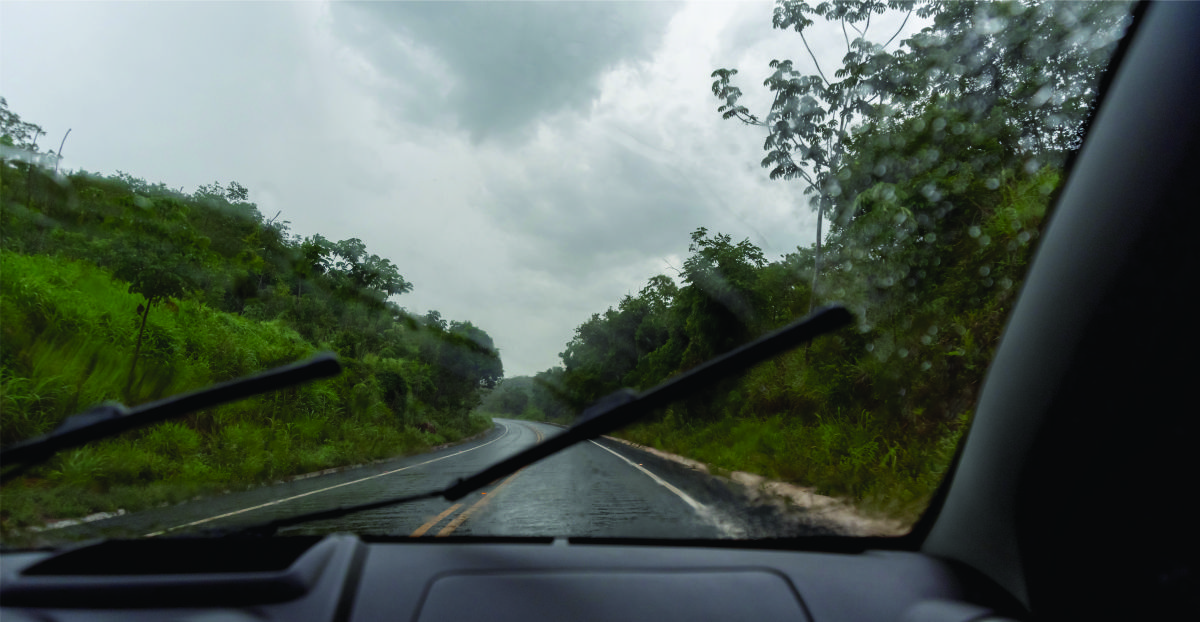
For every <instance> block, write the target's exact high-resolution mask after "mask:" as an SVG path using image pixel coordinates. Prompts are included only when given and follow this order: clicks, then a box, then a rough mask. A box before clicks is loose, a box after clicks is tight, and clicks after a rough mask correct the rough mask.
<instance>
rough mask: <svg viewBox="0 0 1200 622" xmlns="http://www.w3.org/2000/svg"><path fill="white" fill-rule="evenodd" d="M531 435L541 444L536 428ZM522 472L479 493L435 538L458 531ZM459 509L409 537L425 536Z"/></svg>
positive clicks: (454, 507)
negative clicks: (477, 498)
mask: <svg viewBox="0 0 1200 622" xmlns="http://www.w3.org/2000/svg"><path fill="white" fill-rule="evenodd" d="M533 433H534V434H536V435H537V440H535V441H534V442H535V443H540V442H542V438H543V437H542V433H541V432H539V431H538V430H537V429H536V428H534V429H533ZM524 470H525V469H524V468H523V469H521V470H519V471H517V472H516V473H513V474H512V475H509V476H508V478H507V479H505V480H504V481H503V482H500V485H499V486H496V487H495V488H493V489H492V490H491V491H490V492H487V491H485V492H481V493H479V494H480V496H481V497H482V498H481V499H480V500H478V501H476V502H475V503H474V504H472V505H471V506H470V507H468V508H467V509H466V510H463V512H462V513H460V514H459V515H457V516H455V517H454V518H452V519H450V522H448V523H446V525H445V526H444V527H442V528H441V529H440V530H438V532H437V533H436V534H434V535H435V536H437V537H443V536H448V535H450V534H452V533H454V530H455V529H458V528H459V527H461V526H462V524H463V523H465V522H467V519H468V518H471V515H472V514H474V513H475V512H478V511H479V510H480V509H481V508H483V506H485V505H487V502H488V500H490V499H491V498H492V497H494V496H496V493H498V492H500V490H501V489H503V488H504V487H505V486H507V485H508V484H509V483H510V482H512V481H513V480H514V479H516V478H517V476H518V475H520V474H521V471H524ZM461 507H463V504H462V503H455V504H454V505H452V506H450V507H448V508H446V509H445V510H444V511H442V513H441V514H438V515H437V516H435V517H433V518H432V519H430V520H429V522H427V523H425V524H424V525H421V526H420V527H417V529H416V531H413V532H412V533H411V534H409V535H410V536H411V537H413V538H418V537H420V536H423V535H425V534H426V532H428V531H429V530H430V529H433V528H434V527H435V526H437V525H438V524H439V523H441V522H442V521H443V520H445V518H446V517H447V516H450V515H452V514H454V513H455V512H456V511H458V510H459V508H461Z"/></svg>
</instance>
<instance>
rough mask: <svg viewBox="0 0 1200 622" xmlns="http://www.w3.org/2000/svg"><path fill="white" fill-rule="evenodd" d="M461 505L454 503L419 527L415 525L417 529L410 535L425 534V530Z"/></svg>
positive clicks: (414, 536)
mask: <svg viewBox="0 0 1200 622" xmlns="http://www.w3.org/2000/svg"><path fill="white" fill-rule="evenodd" d="M461 507H462V504H461V503H455V504H454V505H452V506H450V507H449V508H447V509H446V511H444V512H442V513H441V514H438V515H437V516H436V517H434V519H433V520H431V521H429V522H428V523H425V524H424V525H421V526H420V527H417V530H416V531H414V532H412V534H410V535H411V537H413V538H416V537H418V536H423V535H425V532H426V531H429V530H430V529H431V528H432V527H433V526H434V525H436V524H438V523H440V522H442V519H443V518H446V517H447V516H449V515H451V514H453V513H454V510H457V509H458V508H461Z"/></svg>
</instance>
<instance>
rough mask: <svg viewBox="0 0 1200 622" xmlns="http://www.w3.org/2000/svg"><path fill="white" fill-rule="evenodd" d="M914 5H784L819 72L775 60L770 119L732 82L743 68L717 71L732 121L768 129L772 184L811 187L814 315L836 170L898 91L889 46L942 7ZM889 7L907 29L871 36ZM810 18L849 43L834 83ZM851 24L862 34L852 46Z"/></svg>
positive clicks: (724, 109) (782, 19) (780, 25)
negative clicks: (879, 38) (869, 118)
mask: <svg viewBox="0 0 1200 622" xmlns="http://www.w3.org/2000/svg"><path fill="white" fill-rule="evenodd" d="M914 7H915V3H914V2H912V1H898V0H890V1H888V2H882V1H880V0H862V1H854V0H837V1H834V2H821V3H819V4H817V5H815V6H812V5H809V4H808V3H807V2H803V1H796V0H779V3H778V5H777V6H776V8H775V15H774V19H773V22H772V25H773V26H774V27H775V28H777V29H780V30H784V29H789V28H791V29H794V30H795V31H796V32H797V33H798V34H799V35H800V40H801V42H802V43H803V44H804V48H805V50H807V51H808V55H809V57H810V58H811V59H812V63H813V65H814V67H815V69H816V73H815V74H808V75H805V74H804V73H802V72H801V71H799V70H797V69H796V66H795V63H794V62H793V61H791V60H772V61H771V63H770V66H771V68H772V69H774V72H773V73H772V74H771V76H770V77H768V78H767V79H766V81H765V82H764V83H763V84H764V86H766V87H767V88H768V89H769V90H770V91H771V92H772V93H773V94H774V97H773V101H772V103H771V108H770V110H769V111H768V112H767V113H766V114H765V115H756V114H752V113H751V112H750V110H749V109H748V108H746V107H745V106H743V105H741V104H740V103H739V101H740V99H741V96H742V90H741V89H740V88H738V87H737V86H734V85H733V83H732V78H733V76H735V75H737V70H736V69H717V70H716V71H714V72H713V73H712V76H711V77H713V78H716V80H715V81H714V82H713V84H712V92H713V95H714V96H716V97H717V98H718V99H720V100H722V101H724V104H722V105H721V106H720V107H719V108H717V111H718V112H720V113H722V118H724V119H737V120H739V121H741V122H743V123H745V124H746V125H754V126H758V127H763V128H766V129H767V139H766V142H764V143H763V150H764V151H766V152H767V155H766V157H764V158H763V160H762V166H763V168H769V169H771V172H770V176H771V179H800V180H803V181H804V182H805V184H806V186H805V189H804V193H805V194H806V195H809V197H810V198H809V204H810V205H811V206H812V207H813V208H814V209H815V210H816V212H817V239H816V261H815V263H814V266H813V274H812V287H811V290H812V292H813V295H812V296H811V297H810V299H809V300H810V301H809V311H810V312H811V311H812V305H813V302H815V299H816V298H817V297H818V296H817V292H818V291H819V290H818V289H817V285H818V275H819V274H820V271H821V244H822V240H823V233H824V232H823V224H824V216H825V214H826V212H827V211H829V209H830V208H831V207H832V206H833V203H834V200H835V199H836V198H837V197H838V196H839V195H841V193H842V191H841V187H840V185H839V181H838V179H837V176H836V174H835V173H836V172H837V171H838V170H839V168H840V167H841V163H842V158H843V156H844V155H845V153H846V144H845V143H846V140H847V139H848V138H849V136H850V130H851V129H852V128H853V127H854V125H855V123H856V121H857V120H858V119H859V118H860V117H861V116H863V115H871V114H874V112H875V110H876V108H877V107H878V106H880V105H881V104H883V103H884V102H885V101H886V100H887V99H888V97H889V94H890V92H889V91H888V90H885V89H883V88H881V87H882V86H884V80H883V78H882V74H885V73H886V70H887V68H888V67H889V66H890V61H891V55H890V54H888V53H887V52H886V48H887V46H889V45H891V43H892V42H893V41H895V39H896V37H897V36H898V35H899V34H900V32H901V31H902V30H903V29H904V26H905V24H907V23H908V18H909V16H911V15H912V14H913V13H914V12H915V13H917V14H918V15H920V16H923V17H927V16H929V15H930V14H931V13H932V12H933V11H934V8H933V7H934V5H928V6H926V7H923V8H921V9H919V10H917V9H915V8H914ZM888 9H895V10H901V11H905V12H906V13H905V18H904V21H903V22H902V23H901V24H900V27H899V28H898V29H897V30H896V31H895V32H894V33H893V34H892V35H891V36H890V37H889V38H888V39H887V41H885V42H884V43H882V44H879V43H872V42H871V41H870V40H868V39H867V36H868V34H869V32H870V28H871V18H872V17H873V16H875V15H878V14H881V13H884V12H885V11H886V10H888ZM810 16H815V17H820V18H823V19H824V20H825V21H826V22H828V23H830V24H833V25H838V26H840V27H841V30H842V34H843V40H844V41H845V46H846V55H845V57H844V58H843V66H842V68H841V69H838V70H837V71H836V72H834V73H833V74H831V75H833V76H834V79H832V80H831V79H830V78H829V77H828V75H827V73H826V72H825V70H824V69H823V68H822V67H821V65H820V63H819V62H818V60H817V57H816V54H814V53H813V49H812V47H811V46H810V45H809V43H808V38H807V37H806V35H805V31H806V30H807V29H808V28H810V27H812V26H813V25H814V23H815V22H814V21H813V20H812V19H810ZM847 27H849V28H850V29H851V30H853V31H854V32H855V33H856V34H857V35H858V36H857V37H856V38H855V39H854V40H853V41H851V40H850V36H849V34H848V32H849V31H847Z"/></svg>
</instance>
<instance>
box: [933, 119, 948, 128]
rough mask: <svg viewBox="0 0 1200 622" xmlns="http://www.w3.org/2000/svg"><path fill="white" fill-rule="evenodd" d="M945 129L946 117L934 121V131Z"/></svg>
mask: <svg viewBox="0 0 1200 622" xmlns="http://www.w3.org/2000/svg"><path fill="white" fill-rule="evenodd" d="M945 127H946V119H945V118H944V117H938V118H936V119H934V120H933V129H935V130H940V129H943V128H945Z"/></svg>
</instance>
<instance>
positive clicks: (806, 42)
mask: <svg viewBox="0 0 1200 622" xmlns="http://www.w3.org/2000/svg"><path fill="white" fill-rule="evenodd" d="M800 40H801V41H803V42H804V49H806V50H808V56H809V58H812V62H813V65H814V66H815V67H816V68H817V75H819V76H821V79H822V80H824V81H825V85H826V86H828V85H829V78H826V77H825V72H824V71H821V63H818V62H817V55H816V54H813V51H812V46H810V45H809V44H808V38H807V37H805V36H804V33H803V32H801V33H800Z"/></svg>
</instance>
